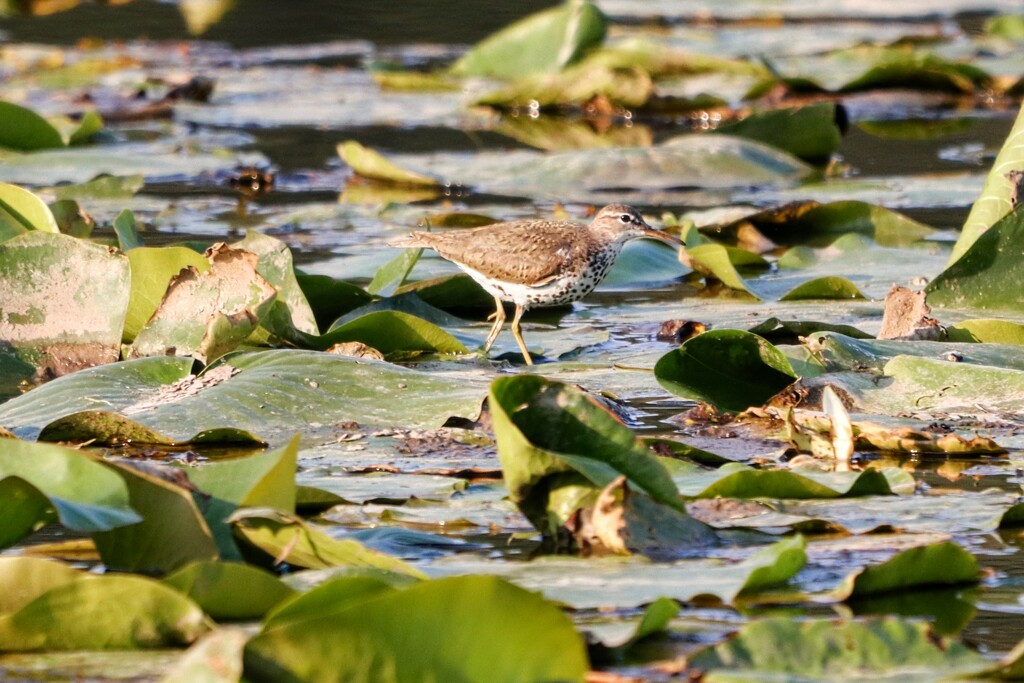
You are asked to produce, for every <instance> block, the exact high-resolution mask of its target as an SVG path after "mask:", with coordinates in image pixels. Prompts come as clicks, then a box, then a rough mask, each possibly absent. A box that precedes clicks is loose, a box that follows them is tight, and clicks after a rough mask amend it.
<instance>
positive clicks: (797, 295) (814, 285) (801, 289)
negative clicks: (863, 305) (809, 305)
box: [779, 275, 867, 301]
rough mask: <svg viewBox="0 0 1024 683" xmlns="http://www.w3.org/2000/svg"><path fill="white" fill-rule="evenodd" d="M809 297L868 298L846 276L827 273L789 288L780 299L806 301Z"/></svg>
mask: <svg viewBox="0 0 1024 683" xmlns="http://www.w3.org/2000/svg"><path fill="white" fill-rule="evenodd" d="M807 299H847V300H848V299H861V300H863V299H867V297H866V296H864V293H863V292H861V291H860V290H859V289H857V285H855V284H853V283H852V282H850V281H849V280H847V279H846V278H845V277H839V276H838V275H826V276H825V277H818V278H814V279H813V280H808V281H807V282H805V283H803V284H802V285H797V286H796V287H794V288H793V289H791V290H789V291H788V292H786V293H785V294H783V295H782V297H780V298H779V301H805V300H807Z"/></svg>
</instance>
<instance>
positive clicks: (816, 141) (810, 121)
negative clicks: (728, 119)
mask: <svg viewBox="0 0 1024 683" xmlns="http://www.w3.org/2000/svg"><path fill="white" fill-rule="evenodd" d="M716 131H718V132H722V133H726V134H728V135H736V136H739V137H744V138H749V139H751V140H757V141H759V142H763V143H765V144H768V145H772V146H774V147H778V148H780V149H784V150H786V151H787V152H789V153H790V154H792V155H793V156H795V157H799V158H801V159H810V160H815V161H822V160H825V161H827V160H828V158H829V156H830V155H831V154H832V153H833V152H835V151H836V150H837V149H839V143H840V142H841V141H842V133H841V131H840V129H839V125H838V124H837V123H836V105H835V104H833V103H831V102H822V103H819V104H812V105H808V106H805V107H794V108H789V109H771V110H767V111H760V112H755V113H753V114H751V115H750V116H747V117H745V118H743V119H741V120H739V121H736V122H735V123H729V124H725V125H723V126H720V127H719V128H717V129H716Z"/></svg>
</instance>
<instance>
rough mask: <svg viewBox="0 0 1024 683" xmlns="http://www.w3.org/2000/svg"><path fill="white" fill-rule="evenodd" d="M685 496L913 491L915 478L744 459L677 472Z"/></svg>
mask: <svg viewBox="0 0 1024 683" xmlns="http://www.w3.org/2000/svg"><path fill="white" fill-rule="evenodd" d="M675 481H676V485H677V486H678V487H679V491H680V493H681V494H682V495H684V496H693V497H699V498H715V497H717V496H720V497H723V498H761V497H763V498H793V499H800V498H837V497H839V496H881V495H892V494H894V493H898V492H899V493H912V492H913V490H914V478H913V476H912V475H910V474H908V473H907V472H904V471H902V470H900V469H898V468H888V469H886V470H884V471H879V470H874V469H871V470H864V471H862V472H823V471H821V470H815V469H801V470H769V469H755V468H753V467H749V466H747V465H744V464H742V463H734V464H731V465H723V466H722V467H720V468H719V469H717V470H715V471H713V472H706V473H700V474H686V475H677V476H676V477H675Z"/></svg>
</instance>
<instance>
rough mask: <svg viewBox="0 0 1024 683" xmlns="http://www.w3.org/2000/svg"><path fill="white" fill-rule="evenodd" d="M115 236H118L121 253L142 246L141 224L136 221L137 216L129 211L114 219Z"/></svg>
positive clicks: (126, 210)
mask: <svg viewBox="0 0 1024 683" xmlns="http://www.w3.org/2000/svg"><path fill="white" fill-rule="evenodd" d="M114 234H116V235H117V245H118V246H119V247H120V248H121V251H129V250H131V249H135V248H137V247H141V246H142V238H141V237H140V236H139V224H138V223H137V222H136V221H135V215H134V214H133V213H132V212H131V211H129V210H128V209H125V210H124V211H122V212H121V213H119V214H117V218H115V219H114Z"/></svg>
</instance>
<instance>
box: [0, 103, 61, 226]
mask: <svg viewBox="0 0 1024 683" xmlns="http://www.w3.org/2000/svg"><path fill="white" fill-rule="evenodd" d="M0 104H3V103H2V102H0ZM30 230H42V231H43V232H59V230H58V228H57V221H56V219H55V218H54V217H53V213H52V212H51V211H50V208H49V207H48V206H46V203H45V202H44V201H43V200H42V199H40V198H39V197H37V196H36V195H34V194H32V193H31V192H29V191H28V190H26V189H24V188H21V187H18V186H17V185H11V184H10V183H0V242H2V241H4V240H6V239H8V238H11V237H14V236H15V235H20V234H22V233H25V232H28V231H30Z"/></svg>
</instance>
